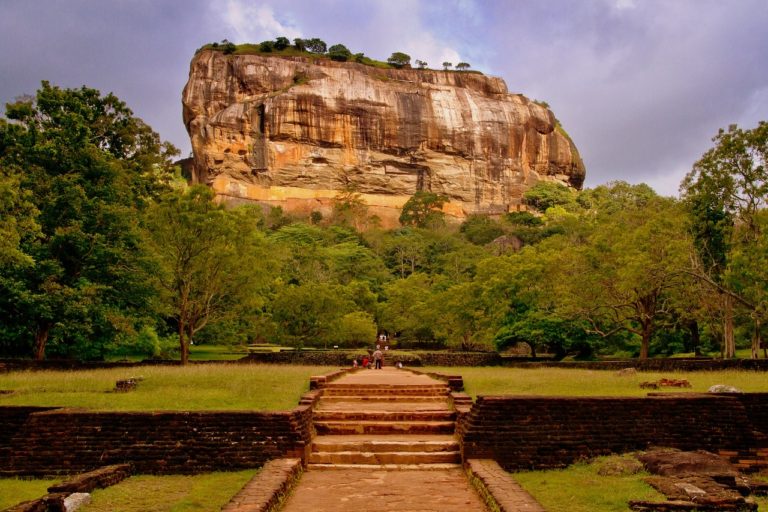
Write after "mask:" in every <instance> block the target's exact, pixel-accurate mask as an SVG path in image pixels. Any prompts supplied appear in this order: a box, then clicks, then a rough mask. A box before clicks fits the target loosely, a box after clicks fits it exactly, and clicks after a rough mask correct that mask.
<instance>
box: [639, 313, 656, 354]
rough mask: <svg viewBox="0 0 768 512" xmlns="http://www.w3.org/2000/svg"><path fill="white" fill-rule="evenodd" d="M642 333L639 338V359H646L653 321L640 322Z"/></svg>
mask: <svg viewBox="0 0 768 512" xmlns="http://www.w3.org/2000/svg"><path fill="white" fill-rule="evenodd" d="M642 328H643V334H642V339H641V340H640V359H641V360H645V359H648V353H649V352H650V346H651V335H652V334H653V322H651V321H650V320H644V321H643V323H642Z"/></svg>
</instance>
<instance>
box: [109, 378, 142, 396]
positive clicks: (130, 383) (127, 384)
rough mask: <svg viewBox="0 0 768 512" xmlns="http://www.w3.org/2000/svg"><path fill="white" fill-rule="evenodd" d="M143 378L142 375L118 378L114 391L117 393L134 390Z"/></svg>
mask: <svg viewBox="0 0 768 512" xmlns="http://www.w3.org/2000/svg"><path fill="white" fill-rule="evenodd" d="M142 380H144V379H143V378H141V377H132V378H130V379H121V380H118V381H117V382H115V389H113V391H114V392H115V393H127V392H128V391H133V390H134V389H136V386H138V385H139V382H140V381H142Z"/></svg>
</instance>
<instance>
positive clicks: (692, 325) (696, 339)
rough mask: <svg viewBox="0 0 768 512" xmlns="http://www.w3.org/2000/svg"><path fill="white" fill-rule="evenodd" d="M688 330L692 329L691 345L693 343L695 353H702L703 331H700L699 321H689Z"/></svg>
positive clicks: (698, 354) (696, 354)
mask: <svg viewBox="0 0 768 512" xmlns="http://www.w3.org/2000/svg"><path fill="white" fill-rule="evenodd" d="M688 330H689V331H691V345H693V355H694V356H700V355H701V333H700V332H699V322H697V321H696V320H691V321H690V322H689V323H688Z"/></svg>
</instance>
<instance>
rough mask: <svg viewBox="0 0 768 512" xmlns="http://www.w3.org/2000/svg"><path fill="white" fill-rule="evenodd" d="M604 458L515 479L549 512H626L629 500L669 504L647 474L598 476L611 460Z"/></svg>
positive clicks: (520, 474) (515, 476)
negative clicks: (647, 482) (650, 482)
mask: <svg viewBox="0 0 768 512" xmlns="http://www.w3.org/2000/svg"><path fill="white" fill-rule="evenodd" d="M623 457H629V456H628V455H626V456H622V457H619V456H614V457H600V458H598V459H595V460H594V461H593V462H591V463H588V464H587V463H582V464H574V465H573V466H570V467H568V468H566V469H558V470H550V471H525V472H521V473H513V474H512V476H513V477H514V478H515V480H517V481H518V483H519V484H520V485H521V486H523V488H524V489H525V490H526V491H528V492H529V493H531V494H532V495H533V497H534V498H536V500H537V501H538V502H539V503H541V504H542V505H543V506H544V508H545V509H547V511H548V512H597V511H599V512H613V511H616V512H618V511H621V512H624V511H626V510H628V509H629V507H628V506H627V502H628V501H629V500H653V501H666V498H665V497H664V496H662V495H661V494H659V493H658V492H656V491H655V490H654V489H653V488H652V487H651V486H650V485H648V484H646V483H645V482H643V481H642V479H643V477H646V476H648V474H647V473H638V474H635V475H626V476H624V475H620V476H601V475H599V474H598V473H597V471H598V469H599V468H600V466H601V465H602V464H604V463H605V462H607V461H608V460H609V459H612V460H617V459H621V458H623Z"/></svg>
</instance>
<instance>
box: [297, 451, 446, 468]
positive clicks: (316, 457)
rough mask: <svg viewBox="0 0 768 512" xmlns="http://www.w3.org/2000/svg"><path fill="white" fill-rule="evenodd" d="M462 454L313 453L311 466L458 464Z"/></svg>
mask: <svg viewBox="0 0 768 512" xmlns="http://www.w3.org/2000/svg"><path fill="white" fill-rule="evenodd" d="M460 462H461V452H459V451H450V452H412V451H405V452H365V451H348V452H314V451H313V452H312V453H311V454H310V455H309V464H356V465H357V464H458V463H460Z"/></svg>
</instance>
